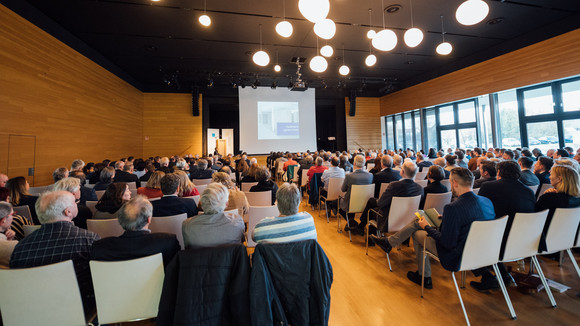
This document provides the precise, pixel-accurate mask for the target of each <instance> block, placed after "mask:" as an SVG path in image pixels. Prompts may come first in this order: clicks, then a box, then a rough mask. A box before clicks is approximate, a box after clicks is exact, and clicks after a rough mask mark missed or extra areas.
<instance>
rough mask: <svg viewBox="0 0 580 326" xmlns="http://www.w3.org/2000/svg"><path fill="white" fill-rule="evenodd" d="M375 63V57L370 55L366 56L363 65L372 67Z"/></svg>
mask: <svg viewBox="0 0 580 326" xmlns="http://www.w3.org/2000/svg"><path fill="white" fill-rule="evenodd" d="M375 63H377V56H376V55H374V54H372V53H371V54H369V55H367V57H366V59H365V64H366V65H367V66H369V67H372V66H374V65H375Z"/></svg>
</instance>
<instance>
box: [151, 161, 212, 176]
mask: <svg viewBox="0 0 580 326" xmlns="http://www.w3.org/2000/svg"><path fill="white" fill-rule="evenodd" d="M169 163H170V162H169V158H168V157H162V158H161V159H159V167H158V168H157V170H158V171H163V172H165V174H168V173H173V168H172V167H170V166H169ZM206 166H207V163H206Z"/></svg>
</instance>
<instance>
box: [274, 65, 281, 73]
mask: <svg viewBox="0 0 580 326" xmlns="http://www.w3.org/2000/svg"><path fill="white" fill-rule="evenodd" d="M280 70H282V67H280V65H275V66H274V71H275V72H280Z"/></svg>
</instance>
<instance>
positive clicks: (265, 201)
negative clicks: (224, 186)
mask: <svg viewBox="0 0 580 326" xmlns="http://www.w3.org/2000/svg"><path fill="white" fill-rule="evenodd" d="M244 194H245V195H246V199H248V204H249V205H250V206H271V205H272V190H268V191H257V192H244Z"/></svg>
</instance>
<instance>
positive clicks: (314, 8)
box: [298, 0, 330, 23]
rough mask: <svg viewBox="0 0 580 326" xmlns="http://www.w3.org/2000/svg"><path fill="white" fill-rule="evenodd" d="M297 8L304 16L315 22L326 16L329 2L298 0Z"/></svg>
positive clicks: (323, 0)
mask: <svg viewBox="0 0 580 326" xmlns="http://www.w3.org/2000/svg"><path fill="white" fill-rule="evenodd" d="M298 9H299V10H300V13H301V14H302V16H304V18H306V19H308V20H309V21H311V22H313V23H317V22H319V21H321V20H323V19H325V18H326V16H328V12H329V11H330V2H329V1H328V0H299V1H298Z"/></svg>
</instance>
